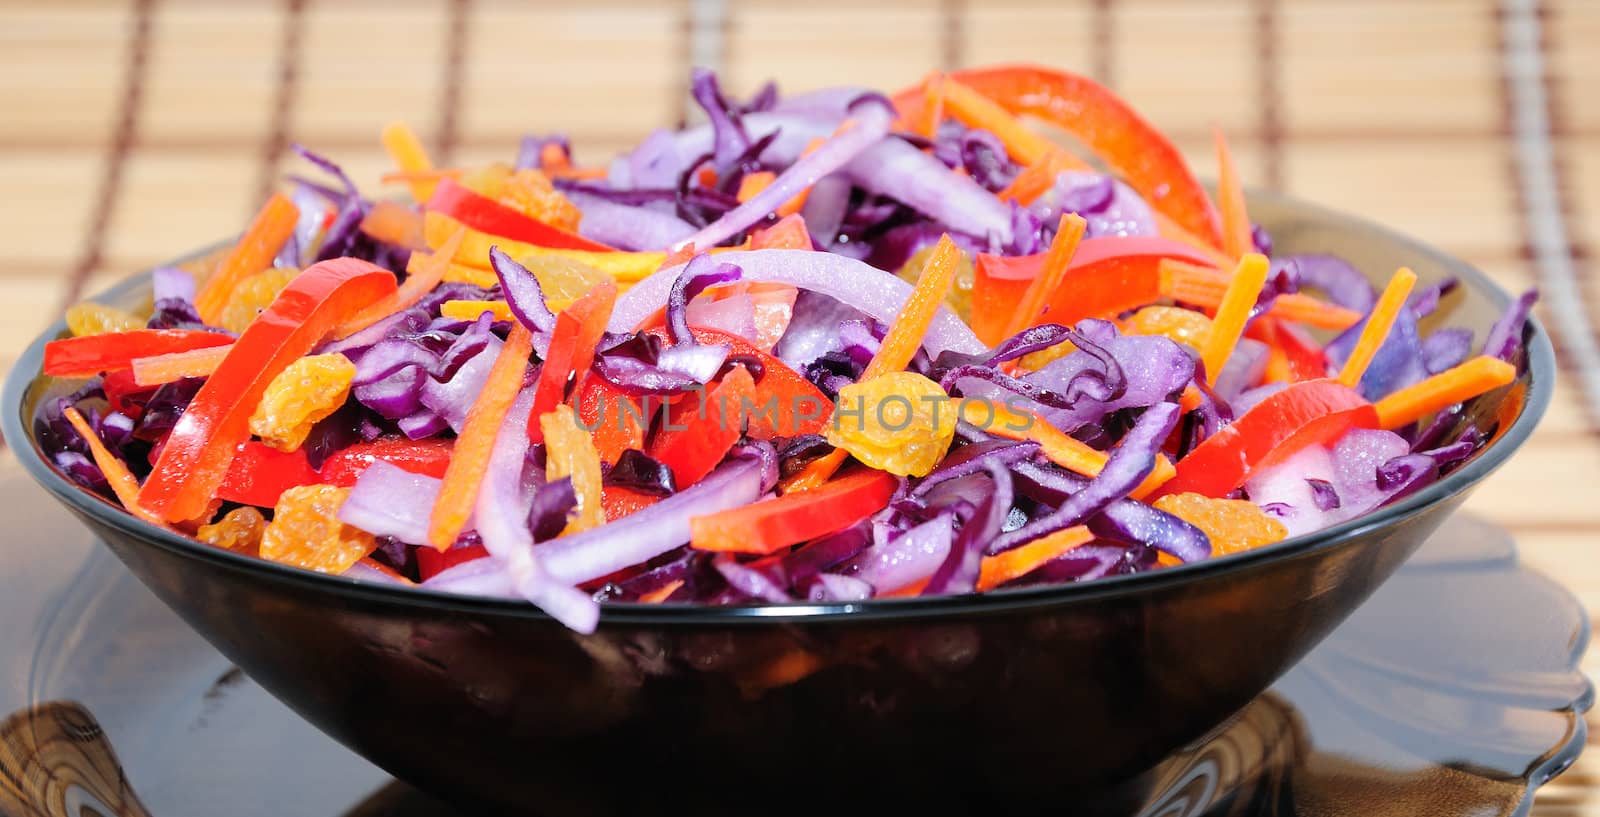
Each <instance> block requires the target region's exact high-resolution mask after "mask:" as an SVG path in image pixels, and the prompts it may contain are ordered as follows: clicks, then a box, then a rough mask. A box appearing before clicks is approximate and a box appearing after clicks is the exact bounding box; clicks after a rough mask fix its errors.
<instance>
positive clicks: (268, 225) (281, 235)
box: [194, 193, 300, 325]
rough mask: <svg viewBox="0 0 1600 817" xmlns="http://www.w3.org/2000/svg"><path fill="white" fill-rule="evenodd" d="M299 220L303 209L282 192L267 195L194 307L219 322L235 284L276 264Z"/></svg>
mask: <svg viewBox="0 0 1600 817" xmlns="http://www.w3.org/2000/svg"><path fill="white" fill-rule="evenodd" d="M299 220H300V211H299V210H298V209H297V208H296V207H295V206H294V204H293V203H292V202H290V201H289V199H288V198H287V197H285V196H284V195H283V194H282V193H273V194H272V197H271V198H269V199H267V203H266V204H264V205H262V206H261V211H260V212H258V213H256V217H255V220H254V221H251V222H250V226H249V228H247V229H246V230H245V231H244V235H242V236H240V237H239V243H238V244H235V245H233V249H231V250H229V251H228V254H227V256H226V257H224V258H223V259H222V263H220V264H218V265H217V271H216V272H214V273H212V274H211V278H210V280H208V281H206V285H205V286H204V287H203V288H201V290H200V294H199V295H196V296H195V299H194V308H195V311H197V312H199V313H200V319H201V320H203V321H205V322H206V323H209V324H213V325H215V324H216V323H217V321H218V319H219V318H220V317H221V313H222V308H223V307H224V306H227V304H228V296H229V295H232V294H233V289H234V287H236V286H238V285H239V282H240V281H243V280H244V279H245V278H247V277H249V276H251V275H254V274H256V273H258V272H260V271H262V270H264V269H266V268H267V267H269V266H271V265H272V259H273V257H274V256H276V255H277V254H278V250H279V249H281V248H282V247H283V243H284V242H285V241H288V240H289V236H291V235H293V234H294V227H295V223H296V222H298V221H299Z"/></svg>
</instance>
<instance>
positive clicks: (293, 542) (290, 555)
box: [261, 485, 377, 573]
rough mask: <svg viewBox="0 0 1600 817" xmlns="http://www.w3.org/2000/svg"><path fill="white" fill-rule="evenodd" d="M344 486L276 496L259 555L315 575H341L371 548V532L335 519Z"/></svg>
mask: <svg viewBox="0 0 1600 817" xmlns="http://www.w3.org/2000/svg"><path fill="white" fill-rule="evenodd" d="M349 496H350V489H349V488H338V487H335V486H332V485H299V486H296V487H293V488H290V489H289V490H287V491H284V492H283V495H282V496H280V497H278V507H276V508H274V509H273V511H272V521H271V522H268V523H267V527H266V530H265V531H264V532H263V533H262V536H261V558H263V559H267V560H270V561H274V562H280V563H282V564H286V565H293V566H295V567H299V568H304V569H306V570H315V571H317V572H319V573H343V572H344V571H345V570H347V569H349V567H350V566H351V565H353V564H355V563H356V562H358V561H360V560H361V558H362V557H363V556H366V555H367V554H368V553H371V552H372V550H373V548H375V547H377V541H376V540H375V539H374V538H373V536H372V534H370V533H367V532H366V531H364V530H361V529H360V528H356V527H352V526H350V525H346V524H345V523H343V522H340V521H339V506H341V505H343V504H344V501H345V499H346V498H348V497H349Z"/></svg>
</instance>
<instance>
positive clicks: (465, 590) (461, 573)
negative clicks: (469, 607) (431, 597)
mask: <svg viewBox="0 0 1600 817" xmlns="http://www.w3.org/2000/svg"><path fill="white" fill-rule="evenodd" d="M420 586H422V587H425V588H427V589H429V590H437V591H439V592H441V593H457V594H460V595H463V596H488V597H490V598H504V599H514V598H517V591H516V588H514V587H512V584H511V574H510V573H509V572H507V571H506V568H505V565H503V564H501V563H500V561H499V560H498V559H493V558H489V557H485V558H482V559H473V560H472V561H470V562H462V563H461V564H457V565H451V566H450V567H447V568H445V569H444V570H441V571H439V572H438V573H436V574H434V575H433V576H430V577H429V578H428V579H426V580H425V581H423V582H422V584H421V585H420Z"/></svg>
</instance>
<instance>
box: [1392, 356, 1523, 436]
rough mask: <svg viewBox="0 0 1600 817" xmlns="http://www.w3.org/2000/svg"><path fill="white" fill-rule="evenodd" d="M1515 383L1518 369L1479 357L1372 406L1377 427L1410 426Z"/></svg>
mask: <svg viewBox="0 0 1600 817" xmlns="http://www.w3.org/2000/svg"><path fill="white" fill-rule="evenodd" d="M1516 379H1517V367H1515V366H1513V365H1511V364H1510V363H1507V362H1505V361H1504V360H1501V359H1499V358H1497V357H1490V356H1488V355H1479V356H1478V357H1475V358H1473V359H1471V360H1469V361H1467V362H1465V363H1463V364H1461V365H1459V366H1456V367H1454V368H1451V369H1445V370H1444V371H1442V372H1440V373H1438V374H1436V375H1434V376H1432V377H1430V378H1428V379H1426V380H1423V381H1421V382H1418V383H1414V384H1412V385H1410V386H1407V387H1405V388H1403V389H1400V390H1399V391H1396V392H1394V393H1393V394H1390V395H1389V396H1388V397H1385V398H1383V399H1382V400H1379V401H1378V402H1377V403H1375V404H1373V408H1374V409H1376V410H1377V412H1378V427H1379V428H1387V429H1396V428H1401V427H1403V426H1406V425H1410V424H1411V423H1414V422H1416V421H1417V420H1420V419H1422V418H1423V417H1426V416H1427V415H1429V414H1432V413H1434V412H1436V411H1438V410H1439V409H1442V408H1445V407H1446V406H1453V405H1455V404H1457V403H1460V402H1462V401H1463V400H1471V399H1472V398H1474V397H1477V396H1478V395H1480V394H1483V393H1484V392H1486V391H1489V390H1490V389H1496V388H1499V387H1501V386H1504V385H1505V384H1507V383H1510V382H1511V381H1513V380H1516Z"/></svg>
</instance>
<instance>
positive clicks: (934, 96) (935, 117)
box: [911, 72, 944, 139]
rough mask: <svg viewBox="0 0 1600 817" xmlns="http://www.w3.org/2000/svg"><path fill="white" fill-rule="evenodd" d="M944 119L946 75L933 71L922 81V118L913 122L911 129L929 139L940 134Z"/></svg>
mask: <svg viewBox="0 0 1600 817" xmlns="http://www.w3.org/2000/svg"><path fill="white" fill-rule="evenodd" d="M942 119H944V75H943V74H940V73H937V72H935V73H932V74H929V75H928V78H927V79H925V80H923V81H922V119H921V120H919V121H917V122H914V123H911V130H913V131H915V132H917V133H919V134H921V135H922V136H925V137H927V138H929V139H932V138H934V137H935V136H938V135H939V121H940V120H942Z"/></svg>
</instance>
